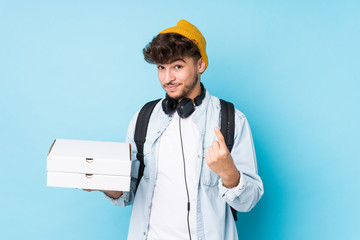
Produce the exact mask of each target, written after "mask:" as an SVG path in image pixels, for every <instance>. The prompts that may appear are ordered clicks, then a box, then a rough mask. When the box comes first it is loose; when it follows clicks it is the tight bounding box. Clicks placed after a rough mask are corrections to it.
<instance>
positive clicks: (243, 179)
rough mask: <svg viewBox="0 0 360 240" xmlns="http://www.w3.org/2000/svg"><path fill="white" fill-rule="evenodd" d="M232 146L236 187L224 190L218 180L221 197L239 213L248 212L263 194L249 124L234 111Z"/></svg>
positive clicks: (241, 115)
mask: <svg viewBox="0 0 360 240" xmlns="http://www.w3.org/2000/svg"><path fill="white" fill-rule="evenodd" d="M234 135H235V136H234V146H233V149H232V151H231V156H232V158H233V160H234V163H235V165H236V167H237V169H238V171H239V172H240V181H239V184H238V185H237V186H236V187H233V188H226V187H225V186H224V185H223V183H222V181H221V179H220V180H219V184H218V187H219V192H220V195H221V197H222V198H223V199H224V200H225V201H226V202H227V203H228V204H229V205H230V206H231V207H233V208H234V209H235V210H237V211H239V212H248V211H250V210H251V209H252V208H253V207H254V206H255V205H256V203H257V202H258V201H259V200H260V198H261V196H262V195H263V194H264V187H263V183H262V180H261V178H260V176H259V175H258V170H257V163H256V155H255V148H254V143H253V138H252V134H251V130H250V126H249V123H248V121H247V119H246V117H245V116H244V115H243V114H242V113H241V112H240V111H238V110H237V109H236V110H235V134H234Z"/></svg>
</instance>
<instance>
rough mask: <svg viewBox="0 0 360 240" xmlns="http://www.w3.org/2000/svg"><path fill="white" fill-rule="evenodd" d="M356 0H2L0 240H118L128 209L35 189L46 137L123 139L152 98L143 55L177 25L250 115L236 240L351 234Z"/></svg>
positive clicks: (220, 89)
mask: <svg viewBox="0 0 360 240" xmlns="http://www.w3.org/2000/svg"><path fill="white" fill-rule="evenodd" d="M359 12H360V3H359V1H355V0H354V1H347V0H344V1H331V0H327V1H325V0H318V1H285V0H283V1H266V0H258V1H250V0H247V1H221V2H220V1H161V0H160V1H132V2H130V1H68V0H65V1H37V0H34V1H16V0H15V1H11V0H8V1H4V0H0V82H1V84H0V114H1V115H0V136H1V138H0V153H1V160H0V186H1V192H0V196H1V197H0V239H54V240H56V239H87V240H90V239H126V236H127V231H128V230H127V229H128V224H129V217H130V212H131V207H126V208H121V207H116V206H113V205H111V204H110V202H109V201H107V200H106V199H105V198H104V197H103V195H102V194H101V193H99V192H92V193H87V192H84V191H81V190H77V189H65V188H48V187H46V155H47V152H48V150H49V147H50V145H51V143H52V141H53V140H54V139H55V138H66V139H79V140H98V141H124V139H125V133H126V129H127V125H128V122H129V121H130V119H131V117H132V116H133V114H134V113H135V112H136V111H138V110H139V108H140V107H141V106H142V105H143V104H144V103H145V102H147V101H149V100H152V99H155V98H159V97H162V96H163V95H164V92H163V90H162V88H161V86H160V84H159V81H158V79H157V75H156V68H155V66H153V65H149V64H147V63H146V62H145V61H144V60H143V56H142V48H143V47H144V46H145V45H146V44H147V43H148V42H149V41H150V40H151V39H152V37H154V36H155V35H156V34H157V33H158V32H160V31H161V30H163V29H164V28H167V27H170V26H173V25H175V24H176V22H177V21H178V20H180V19H186V20H188V21H190V22H192V23H193V24H195V25H196V26H197V27H198V28H199V29H200V31H202V33H203V34H204V36H205V38H206V40H207V43H208V45H207V53H208V56H209V67H208V69H207V70H206V72H205V73H204V74H203V75H202V81H203V83H204V84H205V86H206V88H207V89H208V90H209V91H210V92H211V93H212V94H214V95H216V96H218V97H221V98H224V99H227V100H229V101H232V102H233V103H234V104H235V105H236V107H237V108H238V109H240V110H241V111H242V112H243V113H245V115H246V116H247V118H248V119H249V122H250V125H251V128H252V132H253V137H254V143H255V148H256V152H257V157H258V166H259V174H260V176H261V177H262V179H263V182H264V187H265V194H264V196H263V198H262V199H261V200H260V202H259V204H258V205H257V206H256V207H255V208H254V209H253V210H252V211H251V212H250V213H239V214H238V215H239V221H238V222H237V226H238V231H239V236H240V239H328V240H329V239H360V225H359V223H360V207H359V197H360V188H359V185H360V180H359V174H358V173H359V170H360V161H359V160H360V157H359V137H360V136H359V135H360V130H359V123H360V114H359V103H360V97H359V95H360V94H359V93H360V91H359V87H360V84H359V80H360V70H359V69H360V64H359V63H360V61H359V56H360V47H359V45H360V15H359Z"/></svg>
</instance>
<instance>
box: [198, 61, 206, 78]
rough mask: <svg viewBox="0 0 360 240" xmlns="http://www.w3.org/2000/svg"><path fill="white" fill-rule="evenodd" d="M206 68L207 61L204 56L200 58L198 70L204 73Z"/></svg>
mask: <svg viewBox="0 0 360 240" xmlns="http://www.w3.org/2000/svg"><path fill="white" fill-rule="evenodd" d="M205 68H206V64H205V61H204V60H203V59H202V58H200V59H199V61H198V72H199V73H200V74H202V73H203V72H204V71H205Z"/></svg>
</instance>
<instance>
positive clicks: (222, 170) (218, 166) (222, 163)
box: [206, 127, 240, 188]
mask: <svg viewBox="0 0 360 240" xmlns="http://www.w3.org/2000/svg"><path fill="white" fill-rule="evenodd" d="M214 130H215V134H216V137H217V141H214V142H213V143H212V145H211V146H210V147H209V149H208V151H207V153H206V163H207V165H208V166H209V168H210V169H211V170H212V171H213V172H215V173H216V174H218V175H219V176H220V178H221V180H222V182H223V184H224V186H225V187H227V188H232V187H235V186H237V185H238V184H239V180H240V173H239V171H238V170H237V168H236V166H235V163H234V160H233V158H232V157H231V154H230V152H229V150H228V148H227V146H226V143H225V139H224V136H223V135H222V133H221V131H220V129H219V128H218V127H215V128H214Z"/></svg>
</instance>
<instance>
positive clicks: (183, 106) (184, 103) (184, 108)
mask: <svg viewBox="0 0 360 240" xmlns="http://www.w3.org/2000/svg"><path fill="white" fill-rule="evenodd" d="M194 111H195V107H194V104H193V102H192V100H191V99H190V98H184V99H183V100H181V102H180V103H179V104H178V107H177V112H178V114H179V116H180V117H181V118H187V117H189V116H190V115H191V114H192V113H193V112H194Z"/></svg>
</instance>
